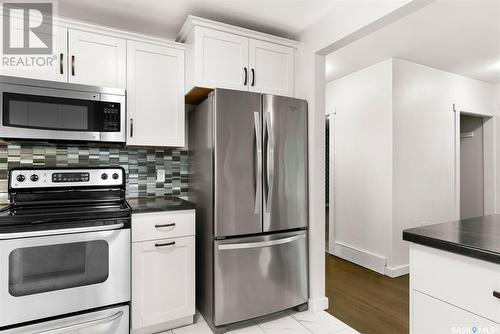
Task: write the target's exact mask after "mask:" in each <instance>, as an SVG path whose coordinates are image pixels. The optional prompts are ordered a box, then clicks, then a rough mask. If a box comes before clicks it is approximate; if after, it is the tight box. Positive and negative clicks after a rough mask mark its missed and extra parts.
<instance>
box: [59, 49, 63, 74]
mask: <svg viewBox="0 0 500 334" xmlns="http://www.w3.org/2000/svg"><path fill="white" fill-rule="evenodd" d="M63 60H64V55H63V54H62V53H60V54H59V73H61V74H64V63H63Z"/></svg>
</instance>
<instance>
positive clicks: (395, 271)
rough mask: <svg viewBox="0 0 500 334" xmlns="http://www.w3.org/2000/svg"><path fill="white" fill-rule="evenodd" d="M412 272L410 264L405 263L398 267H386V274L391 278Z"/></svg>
mask: <svg viewBox="0 0 500 334" xmlns="http://www.w3.org/2000/svg"><path fill="white" fill-rule="evenodd" d="M409 273H410V265H409V264H405V265H403V266H398V267H392V268H391V267H385V275H386V276H389V277H391V278H394V277H398V276H403V275H406V274H409Z"/></svg>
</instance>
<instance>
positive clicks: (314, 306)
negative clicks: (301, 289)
mask: <svg viewBox="0 0 500 334" xmlns="http://www.w3.org/2000/svg"><path fill="white" fill-rule="evenodd" d="M308 306H309V310H311V311H312V312H319V311H323V310H326V309H328V298H327V297H325V296H323V297H320V298H315V299H309V301H308Z"/></svg>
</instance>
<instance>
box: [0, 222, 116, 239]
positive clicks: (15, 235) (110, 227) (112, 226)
mask: <svg viewBox="0 0 500 334" xmlns="http://www.w3.org/2000/svg"><path fill="white" fill-rule="evenodd" d="M123 226H125V225H124V224H123V223H118V224H110V225H104V226H91V227H80V228H63V229H57V230H46V231H35V232H18V233H0V240H7V239H19V238H32V237H44V236H47V235H57V234H73V233H82V232H99V231H109V230H118V229H120V228H122V227H123Z"/></svg>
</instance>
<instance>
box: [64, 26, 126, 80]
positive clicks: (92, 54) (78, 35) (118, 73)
mask: <svg viewBox="0 0 500 334" xmlns="http://www.w3.org/2000/svg"><path fill="white" fill-rule="evenodd" d="M68 41H69V45H68V58H69V59H68V60H69V82H74V83H79V84H85V85H94V86H103V87H117V88H125V86H126V57H127V55H126V40H125V39H122V38H117V37H113V36H107V35H101V34H96V33H91V32H86V31H79V30H71V29H70V30H69V34H68Z"/></svg>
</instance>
